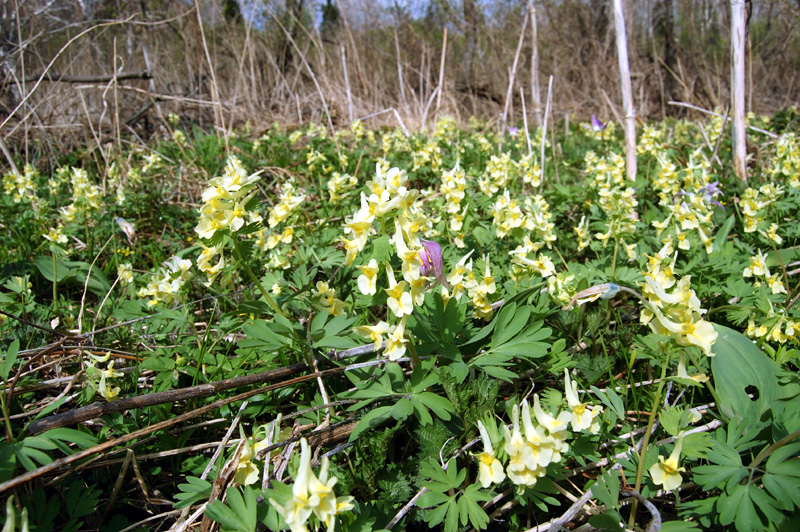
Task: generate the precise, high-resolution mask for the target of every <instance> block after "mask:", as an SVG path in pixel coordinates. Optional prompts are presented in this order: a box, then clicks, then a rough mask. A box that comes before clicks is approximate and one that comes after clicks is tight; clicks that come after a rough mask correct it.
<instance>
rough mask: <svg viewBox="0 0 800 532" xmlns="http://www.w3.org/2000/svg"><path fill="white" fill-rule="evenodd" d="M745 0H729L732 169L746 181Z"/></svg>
mask: <svg viewBox="0 0 800 532" xmlns="http://www.w3.org/2000/svg"><path fill="white" fill-rule="evenodd" d="M744 3H745V0H731V123H732V124H733V170H734V172H736V177H738V178H739V179H741V180H742V181H747V165H746V160H747V138H746V136H745V98H744V92H745V91H744V86H745V68H744V53H745V50H744V45H745V42H744V40H745V5H744Z"/></svg>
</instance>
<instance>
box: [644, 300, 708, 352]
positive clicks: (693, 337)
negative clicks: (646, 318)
mask: <svg viewBox="0 0 800 532" xmlns="http://www.w3.org/2000/svg"><path fill="white" fill-rule="evenodd" d="M653 311H654V313H655V318H656V319H655V320H653V321H651V322H650V328H651V329H653V332H654V333H656V334H664V330H667V331H669V332H671V333H673V336H674V337H675V341H676V342H678V345H683V346H688V345H696V346H697V347H699V348H701V349H702V350H703V352H704V353H705V354H706V356H714V353H712V352H711V346H712V345H713V344H714V342H716V341H717V336H718V334H717V331H716V330H715V329H714V326H713V325H712V324H711V323H710V322H707V321H705V320H702V319H698V320H696V321H687V322H684V323H675V322H674V321H671V320H669V319H667V318H666V317H665V316H664V315H663V314H662V313H661V311H660V310H658V307H653ZM659 326H660V327H659Z"/></svg>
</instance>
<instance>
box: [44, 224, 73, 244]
mask: <svg viewBox="0 0 800 532" xmlns="http://www.w3.org/2000/svg"><path fill="white" fill-rule="evenodd" d="M63 230H64V228H63V227H61V226H57V227H51V228H50V229H49V230H48V231H47V233H45V234H43V235H42V236H43V237H44V238H45V239H47V240H49V241H50V242H53V243H56V244H66V243H67V236H66V235H65V234H64V233H63Z"/></svg>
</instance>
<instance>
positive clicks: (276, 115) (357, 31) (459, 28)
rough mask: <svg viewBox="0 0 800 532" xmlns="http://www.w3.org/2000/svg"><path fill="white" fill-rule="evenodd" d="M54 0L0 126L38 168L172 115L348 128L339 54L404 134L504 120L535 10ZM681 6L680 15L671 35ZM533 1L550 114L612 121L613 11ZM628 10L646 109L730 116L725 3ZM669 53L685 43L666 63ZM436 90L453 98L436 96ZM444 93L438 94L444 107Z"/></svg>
mask: <svg viewBox="0 0 800 532" xmlns="http://www.w3.org/2000/svg"><path fill="white" fill-rule="evenodd" d="M46 3H47V2H45V1H44V0H29V1H27V2H19V5H18V6H17V10H16V12H15V15H16V18H15V19H13V20H6V21H4V22H6V24H4V25H3V26H2V31H3V32H4V33H5V35H3V37H4V40H5V42H6V44H5V45H4V53H5V55H4V56H3V59H2V61H3V62H2V74H3V90H2V101H0V105H1V106H2V108H3V113H4V114H5V115H6V117H7V118H6V119H5V122H4V125H3V126H2V128H1V129H0V133H1V134H2V135H3V138H4V140H5V142H6V143H7V144H8V145H9V146H11V147H12V149H13V150H14V151H15V152H16V153H20V154H21V157H20V158H21V159H25V160H32V159H38V158H45V159H50V160H54V159H55V158H56V157H57V156H58V154H59V153H62V152H63V150H64V149H65V148H66V149H68V148H71V147H75V146H80V145H84V146H85V145H89V146H92V145H93V146H100V147H103V146H105V145H107V144H110V145H117V144H118V143H119V142H124V141H125V139H128V140H129V141H130V140H133V141H134V142H138V141H139V140H141V141H146V140H147V139H148V138H149V137H151V136H152V135H154V134H158V133H159V130H160V128H161V127H162V124H163V123H164V118H165V115H166V114H167V113H170V112H174V113H177V114H179V115H180V116H181V117H182V118H183V119H184V120H185V121H186V122H187V123H194V124H198V125H200V126H201V127H204V128H210V127H216V128H218V129H219V131H220V132H223V133H226V132H228V131H230V130H231V129H232V128H235V127H236V128H238V127H241V126H242V125H244V124H246V123H249V124H250V125H251V126H252V128H253V130H254V131H256V132H257V131H258V130H259V129H261V128H265V127H268V126H269V125H271V124H272V123H273V122H274V121H278V122H280V123H282V124H285V125H293V124H300V123H304V122H308V121H316V122H318V123H322V124H327V125H329V126H331V127H339V126H342V125H346V124H347V123H348V122H349V99H348V91H347V89H348V84H347V83H345V75H344V68H343V64H342V61H343V57H346V61H347V62H348V64H347V71H348V82H349V89H350V97H351V98H352V106H353V107H352V108H353V113H354V116H356V117H364V116H367V115H371V114H374V113H376V112H379V111H382V110H384V109H389V108H393V109H396V110H397V111H398V113H397V114H398V115H399V117H400V118H401V119H402V120H403V122H404V123H405V124H406V125H407V126H408V127H409V129H416V128H420V127H422V126H423V122H427V123H428V124H430V123H431V121H432V118H433V116H431V115H433V114H434V110H435V108H437V107H438V113H439V114H449V115H452V116H454V117H456V119H457V120H459V121H462V122H464V121H466V119H467V118H469V117H470V116H477V117H480V118H483V119H489V120H491V119H495V118H497V117H498V116H499V115H500V114H501V113H502V112H503V109H504V105H505V94H506V92H507V91H508V86H509V76H510V72H511V65H512V63H513V60H514V57H515V53H516V49H517V42H518V39H519V37H520V31H521V29H522V28H521V26H522V21H523V19H524V14H525V10H526V5H525V4H526V2H522V1H521V2H517V3H516V5H514V6H511V7H509V4H506V3H502V2H497V3H496V4H492V3H478V5H480V6H483V7H484V9H483V10H482V11H480V10H479V12H478V13H477V15H476V14H475V13H474V12H473V13H472V14H469V13H467V11H466V10H465V9H466V8H467V7H468V6H469V5H472V4H474V3H475V2H472V1H469V0H467V1H463V2H461V3H460V4H461V5H460V6H456V3H452V4H453V5H454V6H456V7H452V8H448V7H447V6H448V5H450V4H448V3H431V6H432V7H431V8H430V9H429V10H428V12H426V13H424V14H422V15H421V16H419V17H416V18H414V17H412V16H411V14H410V13H408V12H390V11H387V10H386V9H379V8H377V7H375V4H374V3H372V2H361V3H360V4H359V3H358V2H357V0H350V1H347V2H345V1H340V2H339V5H340V6H341V7H342V11H341V17H340V19H339V22H338V24H336V25H335V26H333V27H328V26H324V27H323V28H322V29H320V28H318V27H315V26H314V25H312V24H311V21H312V20H316V19H318V18H319V17H318V16H317V14H318V13H317V11H316V9H317V8H318V6H317V7H314V8H313V10H312V11H309V5H308V4H309V2H303V1H302V0H286V1H285V2H269V1H267V2H266V3H261V4H257V9H258V11H259V13H260V15H259V18H258V20H259V21H260V22H259V23H257V24H254V23H252V18H251V17H239V18H238V19H233V18H228V19H226V18H225V17H224V16H223V15H222V14H221V12H220V11H219V10H214V9H212V6H213V5H214V4H213V3H211V2H201V3H200V5H199V6H197V8H195V6H192V5H187V4H185V3H183V2H171V3H169V2H167V3H164V4H162V7H160V8H159V9H158V10H155V11H147V12H144V13H143V12H141V11H139V9H140V4H138V3H136V4H130V5H128V7H127V8H125V9H126V11H123V12H113V11H111V9H112V8H107V9H108V10H107V11H105V12H104V11H98V12H95V13H93V14H91V16H89V15H88V14H84V13H81V12H79V11H78V10H77V8H74V7H72V8H69V7H62V8H60V9H55V8H52V7H50V8H48V9H46V10H44V11H41V12H38V14H37V10H39V9H40V8H42V7H44V6H45V4H46ZM486 4H488V7H487V6H486ZM668 4H672V5H673V6H674V17H673V22H672V28H671V30H670V29H669V17H667V16H666V14H665V11H664V6H665V5H668ZM757 4H758V5H757V6H755V7H754V10H755V12H754V13H753V14H752V17H751V19H750V27H749V39H748V58H747V59H748V72H747V75H748V87H747V92H748V105H749V107H750V109H752V110H753V111H756V112H760V113H769V112H773V111H775V110H777V109H780V108H783V107H786V106H789V105H792V104H794V103H796V101H797V97H798V94H799V93H800V81H799V80H797V72H798V69H797V68H796V67H795V65H797V64H798V63H799V62H800V38H799V37H798V35H797V32H796V31H795V27H796V26H797V22H798V19H800V16H799V15H800V7H798V4H797V3H788V2H780V1H778V0H768V1H764V2H758V3H757ZM535 5H536V13H537V18H538V38H539V64H540V78H539V79H545V80H546V79H548V77H549V76H550V75H552V76H553V79H554V81H553V101H552V109H553V115H552V116H553V118H554V119H555V120H556V121H559V120H561V119H563V118H564V117H565V115H567V114H570V115H574V117H575V118H576V119H586V117H588V116H589V115H591V114H592V113H595V114H598V115H599V116H602V117H605V118H610V117H612V116H614V112H613V110H612V109H610V108H609V103H608V100H606V99H604V98H603V97H602V93H603V91H605V92H606V93H607V94H608V95H610V96H611V98H610V100H611V102H612V104H613V105H615V106H616V107H620V100H621V98H620V97H619V87H618V86H619V74H618V71H617V67H616V52H615V47H614V44H615V43H614V35H613V20H612V19H611V16H612V14H611V9H610V4H607V3H605V2H588V3H587V2H581V1H578V0H566V1H561V2H555V1H540V0H537V1H536V2H535ZM315 6H316V4H315ZM626 7H627V17H628V39H629V47H630V51H629V54H630V61H631V72H632V81H633V94H634V100H635V102H634V103H635V107H636V110H637V113H638V114H639V115H640V116H644V117H654V118H662V117H664V116H666V115H670V114H672V115H675V114H678V113H683V112H685V109H681V108H674V107H670V106H668V105H667V103H666V102H668V101H669V100H680V101H685V102H689V103H693V104H695V105H699V106H701V107H704V108H714V107H722V108H724V107H726V106H727V104H728V100H729V90H728V78H729V53H728V49H729V34H730V29H729V24H730V22H729V19H730V16H729V7H728V2H727V1H724V0H717V1H703V2H690V1H682V0H674V1H672V2H654V1H653V0H628V1H627V2H626ZM467 15H469V16H467ZM200 20H202V21H204V24H203V27H201V26H200V24H199V21H200ZM248 20H251V22H249V23H248V22H247V21H248ZM16 21H20V25H19V27H17V26H16V25H15V22H16ZM445 27H447V28H448V30H449V36H448V38H447V52H446V53H447V57H446V61H445V62H444V63H442V61H441V60H442V57H441V55H442V53H441V52H442V46H443V43H444V41H443V39H442V34H443V30H444V28H445ZM81 32H84V34H83V35H81V36H80V37H77V36H78V35H79V34H80V33H81ZM670 35H672V37H671V38H670ZM668 42H674V48H673V50H672V52H671V53H668V52H669V51H668V50H667V43H668ZM115 44H116V46H115ZM530 47H531V42H530V35H529V34H528V35H526V36H525V41H524V43H523V48H522V52H521V58H522V60H521V61H520V64H519V66H518V68H517V74H516V77H515V82H514V90H513V91H510V94H512V95H513V98H514V99H513V101H511V105H510V110H509V116H508V119H509V122H521V121H522V116H521V111H522V105H521V99H520V95H519V94H520V92H519V91H520V89H522V90H524V91H525V94H526V95H530V94H531V87H530V81H529V80H531V72H530V68H531V67H530V59H529V58H530V57H531V48H530ZM342 48H344V50H345V53H344V54H342V53H341V50H342ZM115 49H116V55H115V54H114V52H113V51H114V50H115ZM54 58H55V59H54ZM115 65H116V69H117V72H118V73H128V74H130V73H133V74H137V73H141V72H148V73H149V74H150V75H151V76H152V78H151V79H137V78H136V77H131V78H128V79H123V78H122V77H120V78H118V79H115V78H114V72H115ZM441 65H444V70H443V71H444V76H443V78H444V79H441V80H440V74H439V71H440V66H441ZM62 78H63V79H64V81H54V80H59V79H62ZM401 78H402V83H401ZM66 80H69V81H66ZM440 84H441V87H442V90H441V94H439V95H435V93H434V91H435V90H436V88H437V87H438V86H440ZM543 90H544V88H543V87H542V88H540V91H543ZM436 96H439V98H440V100H439V98H437V103H436V105H432V104H431V102H432V100H433V98H435V97H436ZM528 107H529V109H528V112H529V113H532V110H531V109H530V106H528ZM396 116H397V115H396V114H395V113H391V112H389V113H382V114H379V115H377V116H376V117H374V118H370V120H371V121H373V122H378V123H380V122H383V123H385V124H390V125H397V118H396ZM528 118H529V119H531V121H532V117H528ZM118 130H119V133H120V137H121V138H118V137H117V131H118Z"/></svg>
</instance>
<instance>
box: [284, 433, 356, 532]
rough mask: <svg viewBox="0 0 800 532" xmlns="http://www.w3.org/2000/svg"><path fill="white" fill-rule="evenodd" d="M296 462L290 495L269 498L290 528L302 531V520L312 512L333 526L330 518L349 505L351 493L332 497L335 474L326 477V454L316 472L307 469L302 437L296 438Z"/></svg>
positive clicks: (307, 454)
mask: <svg viewBox="0 0 800 532" xmlns="http://www.w3.org/2000/svg"><path fill="white" fill-rule="evenodd" d="M300 446H301V452H300V466H299V467H298V469H297V477H296V478H295V479H294V484H293V485H292V498H291V499H289V501H288V502H287V503H286V504H284V505H280V504H278V503H277V502H276V501H275V499H270V500H269V502H270V504H272V506H273V507H274V508H275V509H276V510H277V511H278V513H279V514H280V515H281V517H283V520H284V521H286V524H288V525H289V527H290V528H291V530H292V532H300V531H306V530H307V527H306V521H307V520H308V518H309V517H311V514H312V513H313V514H314V515H315V516H316V517H317V519H319V520H320V521H321V522H323V523H325V524H326V526H327V527H328V530H333V527H334V518H335V516H336V515H338V514H339V513H341V512H343V511H347V510H350V509H352V508H353V505H352V504H350V501H352V497H339V498H337V497H336V494H335V493H334V492H333V486H334V485H335V484H336V482H337V479H336V477H332V478H330V479H328V458H327V457H323V459H322V467H321V468H320V476H319V478H317V476H316V475H315V474H314V472H313V471H312V470H311V450H310V449H309V446H308V442H307V441H306V439H305V438H302V439H301V440H300Z"/></svg>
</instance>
